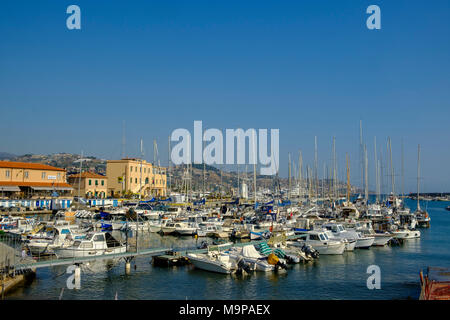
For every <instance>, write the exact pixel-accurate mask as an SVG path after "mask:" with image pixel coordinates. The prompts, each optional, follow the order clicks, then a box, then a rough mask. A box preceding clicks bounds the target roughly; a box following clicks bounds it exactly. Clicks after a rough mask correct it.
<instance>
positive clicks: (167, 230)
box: [161, 222, 176, 235]
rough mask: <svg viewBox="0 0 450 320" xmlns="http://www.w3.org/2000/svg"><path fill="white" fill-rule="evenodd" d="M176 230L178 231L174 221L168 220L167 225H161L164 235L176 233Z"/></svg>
mask: <svg viewBox="0 0 450 320" xmlns="http://www.w3.org/2000/svg"><path fill="white" fill-rule="evenodd" d="M175 231H176V226H175V223H174V222H168V223H166V224H165V225H162V226H161V232H162V233H163V234H164V235H168V234H172V233H175Z"/></svg>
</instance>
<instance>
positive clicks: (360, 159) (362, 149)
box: [359, 120, 364, 188]
mask: <svg viewBox="0 0 450 320" xmlns="http://www.w3.org/2000/svg"><path fill="white" fill-rule="evenodd" d="M363 163H364V147H363V132H362V120H359V166H360V169H361V188H362V187H363V185H364V165H363Z"/></svg>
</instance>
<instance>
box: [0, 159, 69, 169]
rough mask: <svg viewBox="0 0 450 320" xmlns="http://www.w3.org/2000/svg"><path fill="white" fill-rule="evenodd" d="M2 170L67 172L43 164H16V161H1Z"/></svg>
mask: <svg viewBox="0 0 450 320" xmlns="http://www.w3.org/2000/svg"><path fill="white" fill-rule="evenodd" d="M0 168H17V169H34V170H52V171H66V170H65V169H61V168H57V167H52V166H49V165H46V164H41V163H31V162H14V161H0Z"/></svg>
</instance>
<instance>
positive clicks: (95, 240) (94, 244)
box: [54, 232, 127, 258]
mask: <svg viewBox="0 0 450 320" xmlns="http://www.w3.org/2000/svg"><path fill="white" fill-rule="evenodd" d="M126 249H127V248H126V245H125V244H123V243H120V242H119V241H117V240H116V239H115V238H114V237H113V236H112V235H111V234H110V233H108V232H105V233H102V232H94V233H89V234H87V235H86V238H85V239H80V240H75V241H74V242H73V244H72V245H70V246H68V247H61V248H55V249H54V252H55V254H56V256H57V257H58V258H78V257H90V256H100V255H108V254H115V253H122V252H126Z"/></svg>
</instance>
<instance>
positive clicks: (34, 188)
mask: <svg viewBox="0 0 450 320" xmlns="http://www.w3.org/2000/svg"><path fill="white" fill-rule="evenodd" d="M31 189H33V190H34V191H42V190H46V191H53V190H58V191H71V190H73V188H70V187H31Z"/></svg>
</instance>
